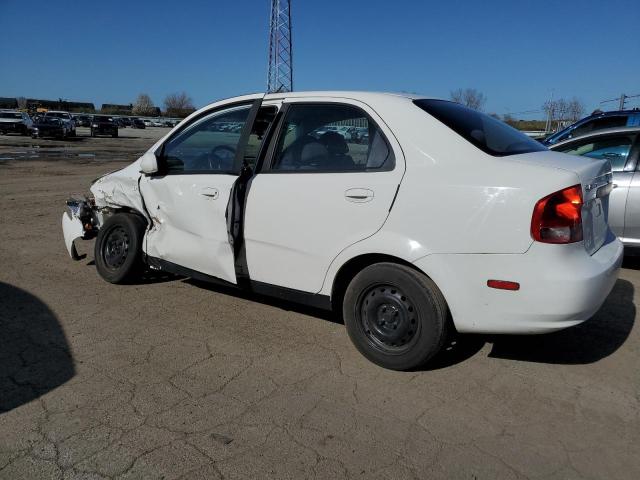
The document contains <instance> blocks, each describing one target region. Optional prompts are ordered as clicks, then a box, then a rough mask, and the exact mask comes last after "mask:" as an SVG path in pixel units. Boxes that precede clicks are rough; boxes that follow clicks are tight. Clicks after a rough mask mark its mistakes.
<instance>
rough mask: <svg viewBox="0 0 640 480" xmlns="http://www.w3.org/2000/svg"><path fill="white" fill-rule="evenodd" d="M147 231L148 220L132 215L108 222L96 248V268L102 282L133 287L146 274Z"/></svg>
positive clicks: (102, 229) (122, 215) (119, 214)
mask: <svg viewBox="0 0 640 480" xmlns="http://www.w3.org/2000/svg"><path fill="white" fill-rule="evenodd" d="M144 231H145V221H144V219H143V218H142V217H140V216H138V215H133V214H130V213H117V214H115V215H113V216H112V217H109V218H108V219H107V220H106V221H105V222H104V225H102V227H101V228H100V230H99V231H98V236H97V238H96V245H95V262H96V268H97V270H98V273H99V274H100V276H101V277H102V278H104V279H105V280H106V281H107V282H110V283H129V282H131V281H133V280H135V279H136V278H137V277H138V276H139V275H140V273H142V270H143V266H144V263H143V260H142V239H143V237H144Z"/></svg>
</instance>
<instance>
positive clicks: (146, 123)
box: [142, 118, 153, 127]
mask: <svg viewBox="0 0 640 480" xmlns="http://www.w3.org/2000/svg"><path fill="white" fill-rule="evenodd" d="M142 121H143V122H144V126H145V127H153V120H151V119H150V118H145V119H144V120H142Z"/></svg>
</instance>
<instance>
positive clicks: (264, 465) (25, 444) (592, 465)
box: [0, 128, 640, 480]
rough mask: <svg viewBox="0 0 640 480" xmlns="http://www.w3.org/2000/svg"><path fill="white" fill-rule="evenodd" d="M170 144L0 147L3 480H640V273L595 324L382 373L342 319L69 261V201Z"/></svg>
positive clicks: (130, 134)
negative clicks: (63, 219)
mask: <svg viewBox="0 0 640 480" xmlns="http://www.w3.org/2000/svg"><path fill="white" fill-rule="evenodd" d="M167 131H168V130H167V129H160V128H157V129H154V128H151V129H147V130H131V129H124V130H121V137H120V138H117V139H111V138H104V139H102V138H99V139H92V138H89V137H87V131H86V129H78V133H79V135H80V136H79V137H78V138H77V139H75V140H65V141H56V140H31V139H29V138H26V137H14V136H4V137H0V227H1V228H0V265H1V266H2V268H0V478H1V479H11V480H14V479H21V478H28V479H32V478H65V479H80V478H82V479H100V478H127V479H129V478H165V479H171V478H185V479H197V478H207V479H215V478H229V479H231V478H294V479H301V478H332V479H334V478H335V479H340V478H403V479H404V478H420V479H422V478H431V479H437V478H443V479H444V478H448V479H451V478H456V479H458V478H462V479H496V478H500V479H502V478H508V479H511V478H513V479H518V478H531V479H533V478H536V479H538V478H540V479H552V478H553V479H555V478H557V479H573V478H593V479H608V480H610V479H637V478H640V415H639V412H640V409H639V406H640V373H639V372H638V366H639V365H640V362H639V359H640V336H639V334H638V329H637V328H634V323H635V321H636V306H635V290H636V288H638V287H639V286H640V272H638V270H637V267H638V263H637V262H632V261H630V260H627V261H626V262H625V266H626V268H624V269H623V271H622V273H621V275H620V279H619V280H618V282H617V284H616V286H615V288H614V290H613V292H612V294H611V296H610V297H609V298H608V300H607V302H606V303H605V305H604V306H603V308H602V309H601V310H600V312H598V314H597V315H596V316H595V317H594V318H593V319H592V320H590V321H589V322H587V323H585V324H583V325H581V326H579V327H577V328H573V329H570V330H566V331H564V332H560V333H557V334H553V335H546V336H536V337H520V338H518V337H493V338H485V337H473V336H470V337H459V338H458V339H457V341H456V343H455V344H452V345H451V346H450V348H449V349H448V350H447V351H446V352H444V354H442V355H441V356H439V357H438V358H437V359H436V361H435V362H434V363H432V364H431V365H430V366H429V368H428V369H425V370H423V371H418V372H411V373H398V372H391V371H385V370H383V369H380V368H378V367H376V366H375V365H372V364H371V363H369V362H367V361H366V360H365V359H364V358H363V357H361V356H360V355H359V354H358V353H357V352H356V350H355V349H354V348H353V347H352V346H351V344H350V343H349V340H348V338H347V335H346V332H345V330H344V327H343V325H342V324H341V323H340V319H339V318H335V317H332V316H331V315H328V314H326V313H323V312H319V311H315V310H312V309H309V308H306V307H304V306H296V305H292V304H288V303H282V302H279V301H274V300H267V299H263V298H258V297H254V296H250V295H244V294H238V293H236V292H234V291H231V290H226V289H223V288H219V287H212V286H209V285H206V284H203V283H199V282H195V281H191V280H188V279H184V278H177V277H172V276H149V277H148V278H146V279H145V281H144V282H142V283H140V284H139V285H132V286H116V285H110V284H108V283H106V282H104V281H102V280H101V279H100V278H99V277H98V275H97V273H96V271H95V267H94V265H93V261H92V257H93V255H92V246H93V245H92V243H91V242H86V243H81V244H80V248H79V251H80V253H87V256H86V258H84V259H82V260H81V261H78V262H73V261H72V260H70V259H69V258H68V256H67V253H66V250H65V248H64V244H63V241H62V234H61V229H60V216H61V214H62V211H63V205H64V201H65V199H66V198H67V197H68V196H69V194H70V193H82V192H84V191H85V190H86V188H87V186H88V185H89V182H90V181H91V180H92V179H93V178H95V177H97V176H99V175H101V174H103V173H105V172H108V171H111V170H115V169H117V168H120V167H121V166H124V165H126V164H127V163H129V162H131V161H132V160H133V159H134V158H135V157H136V156H137V155H139V154H140V153H142V152H143V151H144V150H145V149H146V148H148V146H149V145H151V144H152V143H153V141H154V140H155V139H157V138H159V137H160V136H161V135H162V134H164V133H166V132H167Z"/></svg>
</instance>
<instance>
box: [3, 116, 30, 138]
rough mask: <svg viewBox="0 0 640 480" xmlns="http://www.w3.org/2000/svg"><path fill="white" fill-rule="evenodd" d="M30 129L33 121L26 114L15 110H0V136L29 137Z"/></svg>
mask: <svg viewBox="0 0 640 480" xmlns="http://www.w3.org/2000/svg"><path fill="white" fill-rule="evenodd" d="M32 128H33V121H32V120H31V118H30V117H29V115H28V114H26V113H24V112H19V111H17V110H0V134H7V133H19V134H20V135H29V134H30V133H31V129H32Z"/></svg>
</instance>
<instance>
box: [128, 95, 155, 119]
mask: <svg viewBox="0 0 640 480" xmlns="http://www.w3.org/2000/svg"><path fill="white" fill-rule="evenodd" d="M131 112H132V113H133V114H134V115H153V114H154V113H155V112H156V107H155V105H154V104H153V101H152V100H151V97H150V96H149V95H147V94H146V93H141V94H140V95H138V98H136V101H135V103H134V104H133V108H132V109H131Z"/></svg>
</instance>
